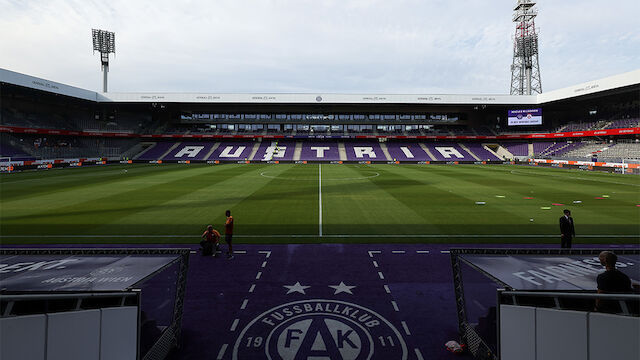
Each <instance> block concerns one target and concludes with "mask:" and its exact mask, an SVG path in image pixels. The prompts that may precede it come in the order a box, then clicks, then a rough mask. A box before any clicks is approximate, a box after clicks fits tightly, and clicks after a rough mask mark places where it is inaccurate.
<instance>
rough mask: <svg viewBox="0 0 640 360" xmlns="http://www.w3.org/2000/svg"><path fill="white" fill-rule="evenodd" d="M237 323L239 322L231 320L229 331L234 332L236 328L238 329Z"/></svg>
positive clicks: (238, 320)
mask: <svg viewBox="0 0 640 360" xmlns="http://www.w3.org/2000/svg"><path fill="white" fill-rule="evenodd" d="M238 322H240V319H235V320H233V324H231V331H236V327H238Z"/></svg>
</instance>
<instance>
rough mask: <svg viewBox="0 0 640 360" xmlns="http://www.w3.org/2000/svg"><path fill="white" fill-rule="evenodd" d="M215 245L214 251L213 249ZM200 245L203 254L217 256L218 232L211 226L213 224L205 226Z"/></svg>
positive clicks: (218, 246)
mask: <svg viewBox="0 0 640 360" xmlns="http://www.w3.org/2000/svg"><path fill="white" fill-rule="evenodd" d="M214 245H215V249H216V250H215V252H214V250H213V248H214ZM200 247H201V248H202V255H203V256H209V255H213V256H217V255H218V250H220V233H219V232H218V230H216V229H214V228H213V225H209V226H207V230H206V231H205V232H204V233H203V234H202V241H200Z"/></svg>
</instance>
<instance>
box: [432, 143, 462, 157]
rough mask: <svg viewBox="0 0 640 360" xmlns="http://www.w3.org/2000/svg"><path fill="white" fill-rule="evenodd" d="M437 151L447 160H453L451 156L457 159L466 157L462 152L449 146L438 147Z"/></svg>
mask: <svg viewBox="0 0 640 360" xmlns="http://www.w3.org/2000/svg"><path fill="white" fill-rule="evenodd" d="M436 150H438V152H439V153H440V154H442V156H443V157H445V158H447V159H451V155H453V156H455V157H457V158H458V159H464V155H462V154H461V153H460V151H458V150H457V149H456V148H454V147H451V146H447V147H438V146H436Z"/></svg>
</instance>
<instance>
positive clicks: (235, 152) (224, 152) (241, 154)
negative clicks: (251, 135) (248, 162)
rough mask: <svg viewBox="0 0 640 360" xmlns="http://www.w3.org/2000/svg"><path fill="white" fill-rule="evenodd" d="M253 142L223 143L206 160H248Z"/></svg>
mask: <svg viewBox="0 0 640 360" xmlns="http://www.w3.org/2000/svg"><path fill="white" fill-rule="evenodd" d="M254 144H255V143H254V142H224V143H220V145H219V146H218V148H217V149H216V150H215V151H214V152H213V154H211V156H209V158H208V159H207V160H222V161H225V160H227V161H229V160H234V161H237V160H244V159H247V158H249V155H251V150H253V145H254Z"/></svg>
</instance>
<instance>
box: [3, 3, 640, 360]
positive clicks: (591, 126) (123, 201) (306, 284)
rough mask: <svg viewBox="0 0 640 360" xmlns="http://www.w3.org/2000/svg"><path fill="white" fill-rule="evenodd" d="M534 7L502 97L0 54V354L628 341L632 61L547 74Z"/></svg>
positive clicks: (587, 345) (128, 354)
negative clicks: (84, 78)
mask: <svg viewBox="0 0 640 360" xmlns="http://www.w3.org/2000/svg"><path fill="white" fill-rule="evenodd" d="M535 6H536V3H535V2H533V1H529V0H518V1H517V2H516V4H515V7H514V8H513V12H514V13H513V14H514V15H513V22H514V23H515V26H516V32H515V36H514V43H513V44H514V50H513V65H512V67H511V72H512V74H511V91H510V94H499V95H496V94H482V93H480V94H402V93H386V94H385V93H379V94H373V93H332V92H324V91H321V92H314V93H310V92H304V93H302V92H292V93H283V92H273V93H264V92H260V93H218V92H216V93H188V92H162V91H150V92H110V91H108V86H107V76H108V75H107V74H108V71H109V66H110V64H109V61H110V56H111V60H113V55H112V54H113V53H114V52H115V34H114V33H113V32H110V31H105V30H99V29H94V30H92V33H91V34H92V38H91V40H92V43H93V50H94V51H95V52H98V53H99V54H100V65H101V68H102V71H103V76H104V78H103V88H102V91H95V90H89V89H85V88H81V87H76V86H72V85H68V84H65V82H64V79H62V81H60V82H59V81H54V80H53V79H47V78H42V77H38V76H33V75H30V74H27V73H23V72H20V71H14V70H12V69H5V68H1V67H0V107H1V109H0V110H1V112H0V171H1V174H0V305H1V306H0V345H1V346H0V359H3V360H4V359H49V360H50V359H165V358H167V359H212V358H213V359H218V360H222V359H240V360H242V359H274V360H275V359H390V360H393V359H417V360H424V359H452V358H465V359H474V358H475V359H563V360H564V359H637V358H638V357H640V343H639V342H638V338H640V295H639V289H640V265H639V263H640V176H639V175H640V70H634V71H631V72H622V73H619V74H617V75H613V76H608V77H604V78H599V79H593V78H588V77H587V78H584V79H583V80H584V81H585V82H583V83H578V84H575V85H571V86H568V87H564V88H559V89H556V90H551V91H545V92H543V91H542V85H541V76H540V73H541V71H540V66H539V63H538V34H537V32H536V31H537V28H536V27H535V18H536V15H537V8H536V7H535ZM541 48H543V45H541ZM541 52H542V51H541ZM113 65H114V67H115V66H116V64H115V63H114V64H113ZM96 71H97V69H96ZM56 80H58V79H56ZM567 210H568V211H570V212H569V213H567V212H566V211H567ZM574 218H575V226H574V222H573V221H574V220H573V219H574ZM559 219H560V220H559ZM563 221H568V224H569V230H565V228H564V227H563V226H564V225H563ZM559 222H560V226H559ZM208 225H212V226H213V229H214V230H213V231H209V230H208V229H207V226H208ZM565 231H568V232H569V234H568V235H566V233H565ZM203 239H204V240H203ZM614 272H615V274H622V275H619V276H622V277H626V279H627V280H628V281H629V282H630V283H629V284H628V285H624V286H626V287H624V289H623V290H607V289H613V288H605V285H603V284H605V280H603V279H604V278H605V275H607V274H608V275H609V279H610V278H611V276H613V275H611V274H613V273H614ZM616 276H618V275H616ZM609 281H613V280H609ZM620 281H622V282H624V281H625V280H619V281H618V283H619V282H620Z"/></svg>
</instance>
